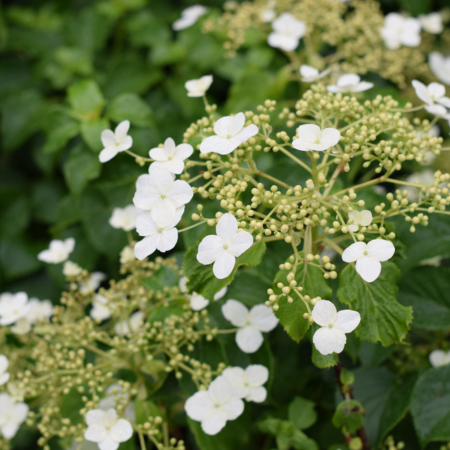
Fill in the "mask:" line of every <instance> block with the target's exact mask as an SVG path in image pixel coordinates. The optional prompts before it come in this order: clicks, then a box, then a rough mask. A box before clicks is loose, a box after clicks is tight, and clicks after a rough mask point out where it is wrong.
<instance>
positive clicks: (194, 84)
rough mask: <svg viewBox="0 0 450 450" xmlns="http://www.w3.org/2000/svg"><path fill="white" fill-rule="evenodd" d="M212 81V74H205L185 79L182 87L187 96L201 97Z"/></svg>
mask: <svg viewBox="0 0 450 450" xmlns="http://www.w3.org/2000/svg"><path fill="white" fill-rule="evenodd" d="M212 82H213V76H212V75H205V76H204V77H201V78H199V79H198V80H189V81H186V83H184V87H185V88H186V90H187V91H188V93H187V95H188V97H203V96H204V95H205V94H206V91H207V90H208V89H209V87H210V86H211V84H212ZM191 148H192V147H191ZM191 153H192V152H191ZM189 156H191V155H189ZM151 157H152V156H151ZM152 158H153V157H152ZM180 173H181V172H180Z"/></svg>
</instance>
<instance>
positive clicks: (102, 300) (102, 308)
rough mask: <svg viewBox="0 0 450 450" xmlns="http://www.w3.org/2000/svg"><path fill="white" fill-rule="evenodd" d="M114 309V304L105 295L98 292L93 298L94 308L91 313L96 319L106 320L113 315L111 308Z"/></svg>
mask: <svg viewBox="0 0 450 450" xmlns="http://www.w3.org/2000/svg"><path fill="white" fill-rule="evenodd" d="M113 309H115V305H114V304H112V303H111V302H110V301H109V300H108V299H107V298H106V297H104V296H103V295H100V294H96V295H95V296H94V299H93V300H92V309H91V311H90V313H89V315H90V316H91V317H92V319H94V320H106V319H109V318H110V317H111V310H113Z"/></svg>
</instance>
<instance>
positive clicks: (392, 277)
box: [337, 262, 412, 346]
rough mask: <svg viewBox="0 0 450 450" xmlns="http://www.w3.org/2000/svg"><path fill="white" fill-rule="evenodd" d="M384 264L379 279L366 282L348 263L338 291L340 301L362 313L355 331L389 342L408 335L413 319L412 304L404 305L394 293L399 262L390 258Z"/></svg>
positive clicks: (384, 342)
mask: <svg viewBox="0 0 450 450" xmlns="http://www.w3.org/2000/svg"><path fill="white" fill-rule="evenodd" d="M382 266H383V267H382V269H381V275H380V276H379V277H378V279H377V280H376V281H374V282H373V283H367V282H365V281H364V280H363V279H362V278H361V277H360V276H359V274H358V273H357V272H356V270H355V268H354V267H353V266H352V265H350V264H349V265H348V266H347V267H346V268H345V269H344V270H343V271H342V272H341V275H340V277H339V289H338V291H337V295H338V298H339V300H340V301H341V302H343V303H345V304H347V305H348V306H350V308H351V309H353V310H355V311H358V312H359V313H360V314H361V323H360V324H359V326H358V328H356V331H355V332H356V335H357V336H358V337H359V338H360V339H363V340H366V341H370V342H377V341H381V343H382V344H383V345H384V346H388V345H392V344H394V343H398V342H401V341H402V340H403V339H404V338H405V336H406V334H407V333H408V330H409V324H410V323H411V321H412V308H411V307H406V306H403V305H401V304H400V303H399V302H398V301H397V299H396V297H395V296H396V294H397V290H398V288H397V279H398V277H399V275H400V272H399V270H398V268H397V266H396V265H395V264H393V263H391V262H385V263H383V264H382Z"/></svg>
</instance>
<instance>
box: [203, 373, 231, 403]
mask: <svg viewBox="0 0 450 450" xmlns="http://www.w3.org/2000/svg"><path fill="white" fill-rule="evenodd" d="M208 394H209V396H210V397H211V400H212V401H213V403H215V404H217V403H219V404H222V403H225V402H227V401H228V399H229V398H230V397H231V396H232V395H233V386H232V385H231V384H230V383H229V382H228V381H227V379H226V378H224V377H222V376H219V377H217V378H216V379H215V380H214V381H213V382H212V383H211V384H210V385H209V387H208Z"/></svg>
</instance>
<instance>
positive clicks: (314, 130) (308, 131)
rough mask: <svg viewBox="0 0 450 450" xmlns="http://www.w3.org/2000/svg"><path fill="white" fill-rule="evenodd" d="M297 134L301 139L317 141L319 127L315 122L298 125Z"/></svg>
mask: <svg viewBox="0 0 450 450" xmlns="http://www.w3.org/2000/svg"><path fill="white" fill-rule="evenodd" d="M297 134H298V138H299V139H301V140H302V141H306V142H311V143H313V142H317V141H319V139H320V127H319V126H318V125H315V124H306V125H300V126H299V127H298V129H297Z"/></svg>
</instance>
